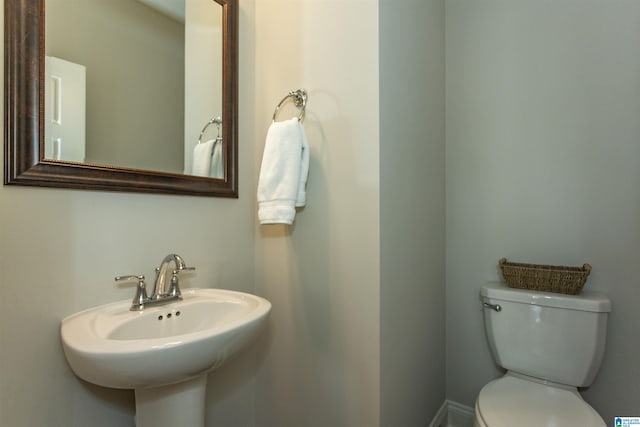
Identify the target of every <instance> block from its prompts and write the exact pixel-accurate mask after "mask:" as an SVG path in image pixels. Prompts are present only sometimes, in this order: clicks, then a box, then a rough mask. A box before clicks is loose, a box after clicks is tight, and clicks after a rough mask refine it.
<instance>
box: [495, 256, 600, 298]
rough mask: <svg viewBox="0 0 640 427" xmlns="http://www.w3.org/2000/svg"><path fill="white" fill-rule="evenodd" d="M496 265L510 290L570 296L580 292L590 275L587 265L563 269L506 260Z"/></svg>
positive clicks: (589, 268) (503, 259)
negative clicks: (526, 290)
mask: <svg viewBox="0 0 640 427" xmlns="http://www.w3.org/2000/svg"><path fill="white" fill-rule="evenodd" d="M498 265H499V266H500V269H501V270H502V275H503V276H504V279H505V280H506V281H507V284H508V285H509V286H510V287H512V288H518V289H529V290H533V291H544V292H558V293H562V294H571V295H575V294H578V293H579V292H580V291H581V290H582V287H583V286H584V282H585V281H586V280H587V276H588V275H589V273H591V266H590V265H589V264H584V265H583V266H582V267H564V266H553V265H537V264H522V263H516V262H507V259H506V258H502V259H501V260H500V261H499V262H498Z"/></svg>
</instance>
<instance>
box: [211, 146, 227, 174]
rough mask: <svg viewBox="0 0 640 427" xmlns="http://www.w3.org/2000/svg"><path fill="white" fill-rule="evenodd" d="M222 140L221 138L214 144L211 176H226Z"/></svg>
mask: <svg viewBox="0 0 640 427" xmlns="http://www.w3.org/2000/svg"><path fill="white" fill-rule="evenodd" d="M222 158H223V156H222V140H221V139H219V140H217V141H216V142H215V144H214V146H213V154H212V155H211V173H210V174H209V176H210V177H211V178H224V165H223V164H222Z"/></svg>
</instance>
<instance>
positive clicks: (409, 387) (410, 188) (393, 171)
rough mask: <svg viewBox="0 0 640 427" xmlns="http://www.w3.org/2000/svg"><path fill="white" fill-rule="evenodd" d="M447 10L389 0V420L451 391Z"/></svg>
mask: <svg viewBox="0 0 640 427" xmlns="http://www.w3.org/2000/svg"><path fill="white" fill-rule="evenodd" d="M444 9H445V2H444V1H443V0H429V1H411V0H402V1H398V0H383V1H380V37H379V40H380V234H381V254H380V268H381V285H380V287H381V290H380V293H381V296H380V313H381V314H380V317H381V319H380V329H381V331H380V332H381V341H380V357H381V364H380V370H381V373H380V393H381V399H380V400H381V403H380V411H381V416H380V425H381V426H406V427H409V426H424V425H427V424H428V423H429V422H430V421H431V419H432V418H433V416H434V415H435V413H436V411H437V410H438V408H439V407H440V405H442V402H443V401H444V398H445V199H444V192H445V182H444V178H445V169H444V166H445V133H444V126H445V121H444V95H445V91H444V87H445V84H444V83H445V76H444V47H445V40H444ZM418 40H419V43H417V42H416V41H418Z"/></svg>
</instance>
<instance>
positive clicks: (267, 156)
mask: <svg viewBox="0 0 640 427" xmlns="http://www.w3.org/2000/svg"><path fill="white" fill-rule="evenodd" d="M308 173H309V146H308V143H307V137H306V135H305V132H304V128H303V127H302V123H300V121H299V120H298V119H297V118H293V119H290V120H285V121H282V122H274V123H272V124H271V126H270V127H269V131H268V132H267V139H266V141H265V145H264V155H263V157H262V166H261V167H260V180H259V182H258V218H259V220H260V224H292V223H293V219H294V218H295V215H296V206H304V205H305V203H306V190H305V187H306V183H307V175H308Z"/></svg>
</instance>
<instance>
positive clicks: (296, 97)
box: [273, 89, 307, 122]
mask: <svg viewBox="0 0 640 427" xmlns="http://www.w3.org/2000/svg"><path fill="white" fill-rule="evenodd" d="M289 98H293V102H294V103H295V105H296V107H298V108H300V115H298V121H299V122H303V121H304V115H305V109H306V108H307V91H306V90H304V89H298V90H296V91H293V92H289V93H288V94H287V95H286V96H285V97H284V98H282V100H281V101H280V102H279V103H278V105H277V106H276V109H275V111H274V112H273V121H274V122H275V121H276V116H277V115H278V111H279V110H280V107H282V104H284V103H285V101H286V100H287V99H289Z"/></svg>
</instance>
